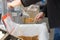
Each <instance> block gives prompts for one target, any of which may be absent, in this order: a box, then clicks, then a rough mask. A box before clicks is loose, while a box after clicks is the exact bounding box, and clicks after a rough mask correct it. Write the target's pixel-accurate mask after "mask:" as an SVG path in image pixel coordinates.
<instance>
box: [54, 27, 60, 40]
mask: <svg viewBox="0 0 60 40" xmlns="http://www.w3.org/2000/svg"><path fill="white" fill-rule="evenodd" d="M54 40H60V28H54Z"/></svg>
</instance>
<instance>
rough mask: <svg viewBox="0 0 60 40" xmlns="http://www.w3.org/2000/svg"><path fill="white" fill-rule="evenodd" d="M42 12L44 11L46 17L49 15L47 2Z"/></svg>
mask: <svg viewBox="0 0 60 40" xmlns="http://www.w3.org/2000/svg"><path fill="white" fill-rule="evenodd" d="M41 12H44V14H45V17H47V4H46V5H45V6H44V8H43V9H42V10H41Z"/></svg>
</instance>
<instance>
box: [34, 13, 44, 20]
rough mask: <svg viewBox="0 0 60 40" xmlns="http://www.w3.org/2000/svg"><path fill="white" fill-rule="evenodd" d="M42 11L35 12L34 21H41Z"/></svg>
mask: <svg viewBox="0 0 60 40" xmlns="http://www.w3.org/2000/svg"><path fill="white" fill-rule="evenodd" d="M44 16H45V15H44V13H43V12H40V13H39V14H37V15H36V16H35V18H34V20H35V21H41V20H42V19H43V18H44Z"/></svg>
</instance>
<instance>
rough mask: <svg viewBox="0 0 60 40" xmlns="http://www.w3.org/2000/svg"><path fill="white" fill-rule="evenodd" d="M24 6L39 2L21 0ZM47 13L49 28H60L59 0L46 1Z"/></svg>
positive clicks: (35, 0)
mask: <svg viewBox="0 0 60 40" xmlns="http://www.w3.org/2000/svg"><path fill="white" fill-rule="evenodd" d="M21 1H22V4H23V5H24V6H29V5H31V4H34V3H36V2H38V1H40V0H21ZM47 13H48V20H49V24H50V28H56V27H60V0H47Z"/></svg>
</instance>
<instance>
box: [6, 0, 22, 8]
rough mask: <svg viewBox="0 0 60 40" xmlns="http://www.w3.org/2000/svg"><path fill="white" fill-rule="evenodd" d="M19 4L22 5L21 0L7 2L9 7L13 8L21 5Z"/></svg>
mask: <svg viewBox="0 0 60 40" xmlns="http://www.w3.org/2000/svg"><path fill="white" fill-rule="evenodd" d="M19 5H21V0H18V1H17V0H14V1H12V2H10V3H7V6H8V7H9V8H11V7H15V6H19Z"/></svg>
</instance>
